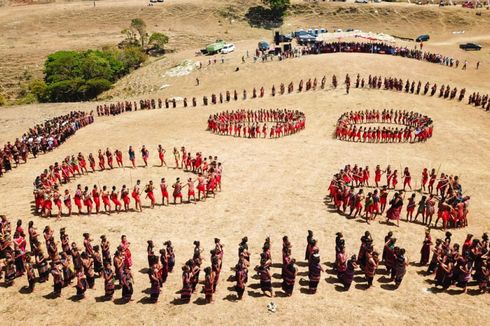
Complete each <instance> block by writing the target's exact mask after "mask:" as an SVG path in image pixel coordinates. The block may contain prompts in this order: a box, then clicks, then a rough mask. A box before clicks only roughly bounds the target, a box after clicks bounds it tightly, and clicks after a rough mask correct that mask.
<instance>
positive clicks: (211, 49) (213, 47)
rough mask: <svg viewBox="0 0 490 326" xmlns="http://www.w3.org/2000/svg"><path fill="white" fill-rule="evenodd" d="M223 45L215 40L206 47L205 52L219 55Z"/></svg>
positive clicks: (222, 42)
mask: <svg viewBox="0 0 490 326" xmlns="http://www.w3.org/2000/svg"><path fill="white" fill-rule="evenodd" d="M225 45H226V43H225V41H223V40H217V41H216V42H215V43H211V44H209V45H208V46H206V51H207V52H208V54H216V53H219V52H220V51H221V50H222V49H223V47H224V46H225Z"/></svg>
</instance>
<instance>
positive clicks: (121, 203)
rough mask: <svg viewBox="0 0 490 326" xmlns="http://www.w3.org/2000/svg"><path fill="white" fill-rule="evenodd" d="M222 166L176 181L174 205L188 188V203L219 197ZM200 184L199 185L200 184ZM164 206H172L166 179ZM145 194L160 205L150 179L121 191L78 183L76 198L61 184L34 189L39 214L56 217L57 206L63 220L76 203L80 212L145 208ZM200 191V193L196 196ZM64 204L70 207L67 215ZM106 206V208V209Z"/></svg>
mask: <svg viewBox="0 0 490 326" xmlns="http://www.w3.org/2000/svg"><path fill="white" fill-rule="evenodd" d="M217 171H218V169H216V170H215V169H214V168H211V169H210V170H209V171H208V172H206V173H205V174H202V173H198V176H197V178H196V179H192V178H188V179H187V182H186V183H182V181H181V180H180V178H179V177H178V178H176V180H175V183H173V184H172V190H171V193H172V198H173V204H174V205H177V204H178V203H180V204H182V203H183V197H184V191H185V189H187V203H194V204H195V203H197V202H198V201H204V200H206V198H208V197H209V196H213V197H215V196H216V192H217V191H221V174H218V173H217ZM196 183H197V185H196ZM160 191H161V206H168V205H169V203H170V200H169V189H168V185H167V182H166V180H165V178H162V179H161V181H160ZM143 192H144V194H145V198H144V199H145V200H148V201H149V205H148V206H147V207H149V208H152V209H153V208H155V206H156V205H157V199H156V187H155V185H154V183H153V181H152V180H150V181H149V182H148V183H147V184H146V185H145V186H144V187H143V188H142V186H141V180H137V181H136V184H135V185H134V187H132V189H130V187H127V186H126V185H123V186H122V187H121V190H120V191H118V189H117V187H116V186H112V187H107V186H105V185H104V186H102V187H100V186H97V185H94V186H93V187H92V188H91V189H89V187H88V186H85V187H82V185H80V184H79V185H77V188H76V190H75V191H74V196H73V200H72V197H71V192H70V190H69V189H65V190H64V191H62V190H60V188H59V187H58V185H54V187H52V188H51V187H49V188H40V189H35V190H34V202H35V213H36V214H40V215H41V216H43V217H47V218H49V217H52V216H53V210H54V209H56V212H55V215H56V218H57V219H58V220H59V219H60V218H61V216H62V215H65V216H68V217H69V216H71V215H72V209H73V206H75V207H76V208H77V213H78V215H82V214H86V215H91V214H101V213H105V214H108V215H111V213H113V212H115V213H120V212H128V211H137V212H142V211H143V201H142V195H143ZM196 192H197V196H196ZM131 198H133V200H134V209H132V208H131ZM63 206H64V207H65V208H66V212H65V214H64V211H63ZM102 208H103V210H102Z"/></svg>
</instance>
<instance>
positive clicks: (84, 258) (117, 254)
mask: <svg viewBox="0 0 490 326" xmlns="http://www.w3.org/2000/svg"><path fill="white" fill-rule="evenodd" d="M0 228H1V239H0V240H1V241H0V244H1V247H0V266H1V268H0V271H1V272H2V273H1V274H4V278H5V279H4V284H5V286H7V287H8V286H12V285H14V282H15V281H16V279H17V278H19V277H22V276H24V275H25V277H26V278H27V284H28V285H27V286H26V287H25V288H24V290H25V291H27V292H28V293H29V292H33V291H34V290H35V287H36V284H38V283H45V282H48V281H49V279H50V277H51V278H52V280H53V292H52V293H51V295H52V297H59V296H61V293H62V291H63V289H64V288H68V287H70V285H71V284H74V287H75V289H76V292H75V294H74V298H75V299H83V298H84V297H85V294H86V291H87V289H94V288H95V280H96V279H98V278H100V279H102V280H104V289H105V297H104V298H105V299H107V300H110V299H112V297H113V295H114V292H115V290H116V282H117V283H118V286H119V288H120V289H122V300H124V301H130V300H131V298H132V294H133V284H134V280H133V274H132V272H131V268H132V266H133V259H132V253H131V250H130V245H131V243H130V242H129V241H128V239H127V237H126V236H125V235H123V236H121V242H120V244H119V245H117V247H116V250H115V251H114V252H112V251H111V244H110V242H109V241H108V239H107V237H106V236H105V235H101V236H100V242H99V243H98V244H95V241H94V239H93V238H92V237H91V235H90V234H89V233H83V246H80V245H79V244H77V243H76V242H74V241H71V240H70V237H69V235H68V233H67V232H66V229H65V228H61V229H60V231H59V241H58V240H57V239H56V237H55V233H54V230H53V229H52V228H50V227H49V226H46V227H45V228H44V229H43V231H42V233H41V232H39V231H38V230H37V228H36V227H35V226H34V222H33V221H29V224H28V230H27V233H25V231H24V226H23V224H22V220H18V221H17V223H16V225H15V228H12V225H11V223H10V221H9V220H8V219H7V218H6V217H5V216H1V221H0ZM43 239H44V246H43V243H42V242H43ZM28 245H29V247H28ZM43 247H44V248H43ZM60 249H61V250H60ZM1 274H0V278H1V277H2V276H3V275H1Z"/></svg>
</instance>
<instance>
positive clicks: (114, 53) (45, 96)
mask: <svg viewBox="0 0 490 326" xmlns="http://www.w3.org/2000/svg"><path fill="white" fill-rule="evenodd" d="M146 58H147V57H146V54H145V53H144V52H143V51H142V50H141V48H139V47H127V48H124V49H122V50H120V49H117V48H109V49H104V50H96V51H94V50H89V51H83V52H78V51H58V52H55V53H53V54H50V55H49V56H48V58H47V59H46V62H45V64H44V73H45V76H44V81H40V80H35V81H33V82H31V83H29V86H28V90H29V93H30V94H33V96H34V97H35V98H37V99H38V100H39V101H41V102H44V101H47V102H73V101H86V100H90V99H92V98H95V97H97V96H98V95H99V94H100V93H102V92H104V91H106V90H108V89H110V88H111V86H112V83H114V82H115V81H117V80H118V79H119V78H121V77H122V76H124V75H125V74H127V73H129V72H130V71H131V70H133V69H134V68H137V67H139V66H140V65H141V64H142V63H143V62H144V61H145V60H146Z"/></svg>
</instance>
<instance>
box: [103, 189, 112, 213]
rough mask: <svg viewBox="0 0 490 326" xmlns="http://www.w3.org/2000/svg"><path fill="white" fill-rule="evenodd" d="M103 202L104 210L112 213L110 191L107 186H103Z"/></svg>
mask: <svg viewBox="0 0 490 326" xmlns="http://www.w3.org/2000/svg"><path fill="white" fill-rule="evenodd" d="M102 203H103V204H104V211H105V212H106V213H107V214H109V215H111V202H110V200H109V191H108V190H107V186H103V187H102Z"/></svg>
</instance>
